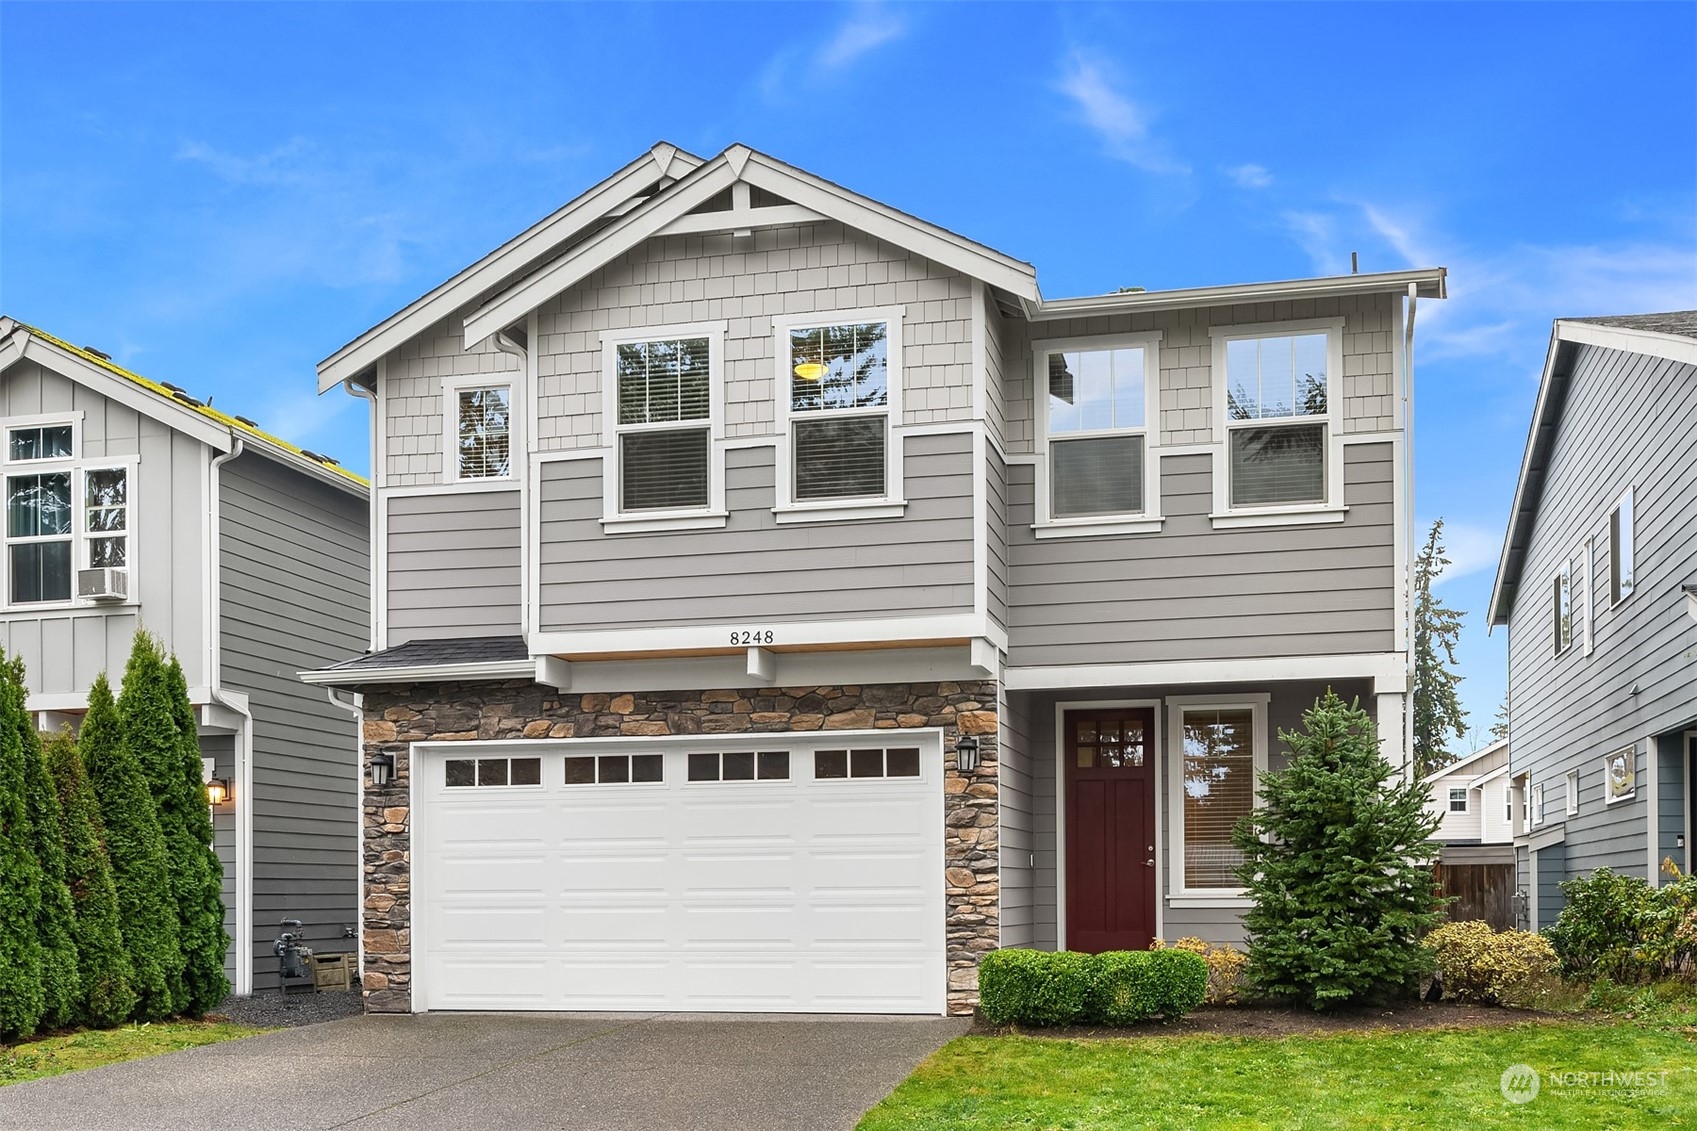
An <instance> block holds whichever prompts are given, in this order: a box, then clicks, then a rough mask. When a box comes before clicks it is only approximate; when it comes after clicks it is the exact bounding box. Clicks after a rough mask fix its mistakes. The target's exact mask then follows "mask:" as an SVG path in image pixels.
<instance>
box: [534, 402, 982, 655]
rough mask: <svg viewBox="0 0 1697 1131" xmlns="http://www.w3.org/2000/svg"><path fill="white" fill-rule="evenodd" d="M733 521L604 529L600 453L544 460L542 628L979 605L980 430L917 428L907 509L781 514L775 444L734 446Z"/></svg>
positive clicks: (748, 620) (732, 621)
mask: <svg viewBox="0 0 1697 1131" xmlns="http://www.w3.org/2000/svg"><path fill="white" fill-rule="evenodd" d="M724 454H725V460H726V471H725V500H726V505H727V507H728V508H729V510H730V519H729V522H728V524H727V525H726V527H725V528H724V529H723V530H689V531H682V532H677V533H655V534H618V535H605V534H603V533H602V531H601V516H602V509H601V508H602V490H601V474H602V472H601V460H600V459H598V458H589V459H571V460H559V461H554V462H549V463H546V464H544V465H543V471H542V480H541V486H540V507H541V544H540V554H541V559H540V562H539V566H538V568H539V572H540V578H539V581H540V585H541V617H540V625H539V627H540V628H541V630H542V631H544V632H569V631H581V630H586V629H594V628H602V629H609V628H630V627H644V628H646V627H653V626H658V625H685V624H715V623H723V624H726V625H727V626H732V627H742V626H744V625H746V624H758V623H766V622H770V621H773V620H779V619H789V620H847V619H854V618H860V617H878V618H882V617H893V616H928V615H932V614H938V613H947V612H970V611H971V609H972V606H973V578H972V552H973V533H974V532H973V517H972V486H973V485H972V479H973V475H974V473H975V472H974V466H973V461H972V437H971V436H970V435H969V434H967V433H964V432H963V433H951V434H947V435H934V436H913V437H909V438H908V439H907V441H906V452H905V464H906V467H905V480H906V494H907V500H908V505H907V513H906V515H905V516H904V517H902V518H899V519H890V520H883V521H872V522H822V523H807V524H799V525H778V524H777V523H776V521H775V519H774V517H773V515H772V506H773V502H774V495H773V474H774V471H773V449H772V448H770V447H756V448H733V449H730V450H729V451H727V452H725V453H724Z"/></svg>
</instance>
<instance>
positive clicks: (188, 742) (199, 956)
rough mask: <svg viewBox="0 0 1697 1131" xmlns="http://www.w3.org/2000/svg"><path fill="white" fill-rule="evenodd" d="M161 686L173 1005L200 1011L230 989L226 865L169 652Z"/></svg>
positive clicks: (182, 684)
mask: <svg viewBox="0 0 1697 1131" xmlns="http://www.w3.org/2000/svg"><path fill="white" fill-rule="evenodd" d="M164 676H165V690H166V695H167V696H168V698H169V700H170V703H171V711H172V715H173V717H174V721H175V722H176V733H177V746H176V761H175V765H174V766H172V765H167V766H166V771H167V773H166V776H165V781H164V782H163V783H162V784H163V789H164V792H163V793H162V794H161V795H160V797H161V801H160V822H161V826H162V829H161V831H164V829H165V827H168V828H169V830H170V831H169V833H168V835H167V837H166V842H167V847H168V849H169V851H170V853H171V857H172V863H173V864H174V865H175V868H176V881H177V882H176V887H177V921H178V927H179V930H180V932H181V939H182V948H183V962H184V966H183V990H184V997H183V1000H181V1001H179V1002H178V1003H177V1008H178V1009H179V1010H180V1011H181V1012H183V1013H186V1014H188V1015H189V1016H190V1017H200V1016H203V1015H204V1014H205V1013H206V1011H207V1010H209V1009H211V1008H213V1007H214V1006H216V1005H217V1004H218V1003H219V1002H221V1001H223V1000H224V998H225V997H227V996H228V995H229V993H230V980H229V979H228V978H227V977H225V975H224V952H225V951H226V950H227V949H228V948H229V945H230V936H229V935H227V934H225V933H224V868H223V866H222V865H221V864H220V863H219V862H218V855H217V853H215V852H214V851H213V850H212V812H211V810H210V809H209V808H208V807H207V804H206V786H205V785H204V784H203V775H202V772H201V762H200V728H199V727H198V726H197V725H196V723H195V717H194V708H193V707H192V706H190V704H189V688H188V681H187V680H186V679H185V678H184V677H183V666H182V664H180V663H178V662H177V658H176V657H175V656H172V657H171V660H170V662H169V663H168V664H166V665H165V669H164Z"/></svg>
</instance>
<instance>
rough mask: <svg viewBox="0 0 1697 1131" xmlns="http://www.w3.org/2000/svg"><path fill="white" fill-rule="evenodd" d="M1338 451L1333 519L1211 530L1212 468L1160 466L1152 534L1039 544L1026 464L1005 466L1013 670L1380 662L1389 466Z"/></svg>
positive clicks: (1390, 539)
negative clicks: (1313, 659) (1334, 659)
mask: <svg viewBox="0 0 1697 1131" xmlns="http://www.w3.org/2000/svg"><path fill="white" fill-rule="evenodd" d="M1392 450H1393V447H1392V445H1391V444H1389V443H1352V444H1347V445H1345V446H1344V449H1343V453H1344V455H1343V459H1344V467H1343V480H1344V502H1345V503H1346V504H1347V505H1348V508H1349V510H1348V512H1347V514H1346V515H1345V517H1344V521H1342V522H1340V523H1335V524H1329V525H1320V526H1284V527H1256V528H1251V529H1236V530H1215V529H1213V528H1212V526H1211V523H1210V520H1209V517H1208V515H1209V511H1210V510H1211V509H1212V505H1213V494H1212V475H1213V470H1212V460H1211V457H1210V456H1208V455H1206V454H1195V455H1177V456H1166V457H1163V458H1162V460H1161V506H1162V510H1163V511H1164V513H1165V516H1166V522H1165V525H1164V526H1163V528H1162V529H1161V531H1160V532H1159V533H1153V534H1137V535H1117V536H1116V535H1101V536H1093V537H1082V538H1051V539H1041V540H1040V539H1038V538H1036V537H1035V536H1034V535H1033V533H1032V530H1031V523H1032V518H1033V490H1034V488H1033V482H1034V477H1035V472H1036V469H1035V468H1034V467H1032V466H1031V465H1029V464H1014V465H1012V466H1011V467H1010V468H1009V478H1010V482H1009V495H1010V499H1009V508H1008V513H1009V519H1010V526H1009V546H1008V557H1009V579H1008V590H1009V604H1010V606H1011V608H1010V612H1009V618H1010V626H1009V659H1008V662H1009V664H1010V665H1014V666H1047V665H1059V664H1107V663H1142V662H1150V661H1163V660H1205V659H1206V660H1213V659H1238V658H1255V657H1264V656H1314V655H1336V654H1347V653H1368V652H1389V651H1391V650H1392V648H1393V646H1394V638H1395V619H1396V611H1395V609H1394V608H1393V605H1394V603H1395V574H1394V549H1393V543H1394V539H1395V530H1394V520H1393V511H1394V509H1395V508H1394V492H1395V484H1394V480H1393V476H1394V472H1395V465H1394V463H1393V460H1392Z"/></svg>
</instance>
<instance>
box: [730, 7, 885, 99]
mask: <svg viewBox="0 0 1697 1131" xmlns="http://www.w3.org/2000/svg"><path fill="white" fill-rule="evenodd" d="M909 30H910V28H909V25H908V21H907V20H906V19H904V18H903V17H902V16H901V15H899V14H898V13H896V12H892V11H890V10H889V9H887V8H885V7H884V6H882V5H880V4H860V5H857V6H855V7H854V8H853V10H852V11H851V12H850V14H849V17H848V19H846V20H844V21H843V22H842V23H840V24H837V25H836V26H835V27H833V28H832V29H831V30H830V32H829V34H827V35H826V36H825V38H824V39H823V40H817V39H809V40H806V41H803V42H798V43H791V44H789V45H787V46H785V47H783V48H781V49H780V50H779V51H778V52H777V53H776V54H775V55H773V56H772V58H771V59H769V60H768V61H767V63H766V66H765V67H763V68H761V71H760V78H759V81H758V84H757V85H758V86H759V88H760V94H761V96H762V97H763V98H765V100H766V101H768V102H775V103H781V102H786V101H788V100H790V99H791V98H793V97H794V95H795V92H796V90H797V88H798V87H807V88H816V87H818V86H820V85H821V84H822V83H823V82H824V81H826V80H827V79H840V78H841V77H842V76H843V75H845V74H847V73H848V72H849V71H850V70H852V69H853V67H854V65H855V64H856V63H858V62H860V60H861V59H863V58H865V57H866V56H867V55H869V54H871V53H872V52H874V51H876V50H877V49H878V48H880V47H883V46H885V45H887V44H891V43H895V42H897V41H898V40H901V39H902V38H904V37H905V36H906V35H907V34H908V32H909Z"/></svg>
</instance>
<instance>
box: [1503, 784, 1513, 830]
mask: <svg viewBox="0 0 1697 1131" xmlns="http://www.w3.org/2000/svg"><path fill="white" fill-rule="evenodd" d="M1503 823H1504V824H1506V825H1509V826H1510V827H1511V828H1512V827H1513V825H1514V782H1512V781H1506V782H1504V783H1503Z"/></svg>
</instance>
